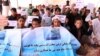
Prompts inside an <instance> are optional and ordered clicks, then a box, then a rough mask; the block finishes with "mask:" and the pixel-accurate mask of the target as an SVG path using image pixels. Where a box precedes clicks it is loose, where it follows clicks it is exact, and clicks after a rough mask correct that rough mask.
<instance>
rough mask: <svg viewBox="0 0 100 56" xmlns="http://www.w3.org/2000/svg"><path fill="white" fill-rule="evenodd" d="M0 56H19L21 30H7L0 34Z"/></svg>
mask: <svg viewBox="0 0 100 56" xmlns="http://www.w3.org/2000/svg"><path fill="white" fill-rule="evenodd" d="M0 41H2V42H0V56H19V54H20V48H21V30H18V29H13V30H12V29H11V30H10V29H9V30H5V31H1V32H0Z"/></svg>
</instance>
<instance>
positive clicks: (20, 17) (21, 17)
mask: <svg viewBox="0 0 100 56" xmlns="http://www.w3.org/2000/svg"><path fill="white" fill-rule="evenodd" d="M19 19H23V20H24V21H25V20H26V18H25V17H23V16H19V17H18V18H17V21H18V20H19Z"/></svg>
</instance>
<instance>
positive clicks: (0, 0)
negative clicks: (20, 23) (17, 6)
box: [0, 0, 2, 14]
mask: <svg viewBox="0 0 100 56" xmlns="http://www.w3.org/2000/svg"><path fill="white" fill-rule="evenodd" d="M0 13H1V14H2V0H0Z"/></svg>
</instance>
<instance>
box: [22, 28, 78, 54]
mask: <svg viewBox="0 0 100 56" xmlns="http://www.w3.org/2000/svg"><path fill="white" fill-rule="evenodd" d="M79 47H80V43H79V42H78V41H77V39H76V38H75V37H74V36H72V35H71V33H69V31H67V30H66V29H65V28H63V27H58V28H52V27H41V28H37V29H34V30H32V31H30V32H28V33H27V34H26V35H24V36H23V39H22V56H75V54H74V50H75V49H77V48H79Z"/></svg>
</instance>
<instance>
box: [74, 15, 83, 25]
mask: <svg viewBox="0 0 100 56" xmlns="http://www.w3.org/2000/svg"><path fill="white" fill-rule="evenodd" d="M78 20H80V21H82V23H83V20H82V17H80V16H79V17H76V18H75V21H74V23H76V21H78Z"/></svg>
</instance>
